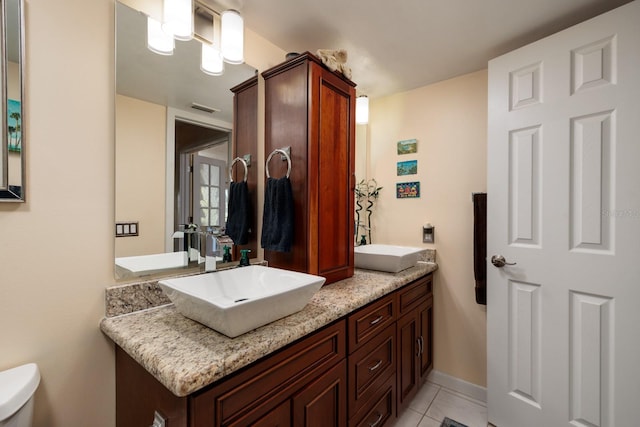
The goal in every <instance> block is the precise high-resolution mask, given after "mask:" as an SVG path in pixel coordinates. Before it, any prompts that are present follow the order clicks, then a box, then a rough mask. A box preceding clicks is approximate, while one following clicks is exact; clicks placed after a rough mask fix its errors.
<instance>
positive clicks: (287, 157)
mask: <svg viewBox="0 0 640 427" xmlns="http://www.w3.org/2000/svg"><path fill="white" fill-rule="evenodd" d="M276 153H280V154H282V155H283V156H284V157H286V159H287V178H289V175H291V157H289V154H288V153H287V152H286V151H285V150H283V149H281V148H276V149H275V150H273V151H272V152H271V154H269V157H267V161H266V162H265V165H264V171H265V173H266V174H267V178H271V175H270V174H269V161H271V158H272V157H273V156H274V155H275V154H276Z"/></svg>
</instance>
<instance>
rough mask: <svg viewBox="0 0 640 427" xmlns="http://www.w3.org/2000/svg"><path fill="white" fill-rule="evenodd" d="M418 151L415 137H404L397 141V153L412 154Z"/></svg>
mask: <svg viewBox="0 0 640 427" xmlns="http://www.w3.org/2000/svg"><path fill="white" fill-rule="evenodd" d="M417 152H418V140H417V139H405V140H404V141H398V154H399V155H400V154H413V153H417Z"/></svg>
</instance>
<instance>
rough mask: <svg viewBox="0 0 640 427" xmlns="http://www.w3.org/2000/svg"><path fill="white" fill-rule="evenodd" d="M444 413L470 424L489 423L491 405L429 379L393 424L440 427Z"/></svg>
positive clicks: (471, 426)
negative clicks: (488, 405) (488, 412)
mask: <svg viewBox="0 0 640 427" xmlns="http://www.w3.org/2000/svg"><path fill="white" fill-rule="evenodd" d="M444 417H449V418H451V419H453V420H456V421H458V422H460V423H462V424H465V425H467V426H468V427H487V405H486V404H485V403H484V402H481V401H479V400H475V399H473V398H471V397H469V396H465V395H464V394H460V393H458V392H455V391H453V390H449V389H447V388H445V387H441V386H439V385H438V384H435V383H431V382H427V383H426V384H425V385H424V386H422V388H421V389H420V391H419V392H418V394H417V395H416V397H414V398H413V400H412V401H411V403H410V404H409V407H408V408H407V409H406V410H405V411H404V412H403V414H402V415H401V416H400V418H398V419H397V420H396V422H395V424H393V427H440V424H441V423H442V421H443V420H444Z"/></svg>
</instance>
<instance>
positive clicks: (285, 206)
mask: <svg viewBox="0 0 640 427" xmlns="http://www.w3.org/2000/svg"><path fill="white" fill-rule="evenodd" d="M293 214H294V212H293V191H292V190H291V181H289V178H287V177H284V178H268V179H267V186H266V188H265V194H264V211H263V215H262V238H261V245H262V247H263V248H265V249H266V250H268V251H277V252H290V251H291V245H292V244H293Z"/></svg>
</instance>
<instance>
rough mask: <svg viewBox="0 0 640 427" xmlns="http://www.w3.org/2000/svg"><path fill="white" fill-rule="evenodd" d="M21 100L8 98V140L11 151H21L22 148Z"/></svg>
mask: <svg viewBox="0 0 640 427" xmlns="http://www.w3.org/2000/svg"><path fill="white" fill-rule="evenodd" d="M21 111H22V110H21V109H20V101H16V100H15V99H9V100H7V141H8V144H9V151H14V152H17V153H19V152H20V151H21V150H22V116H21V113H20V112H21Z"/></svg>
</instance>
